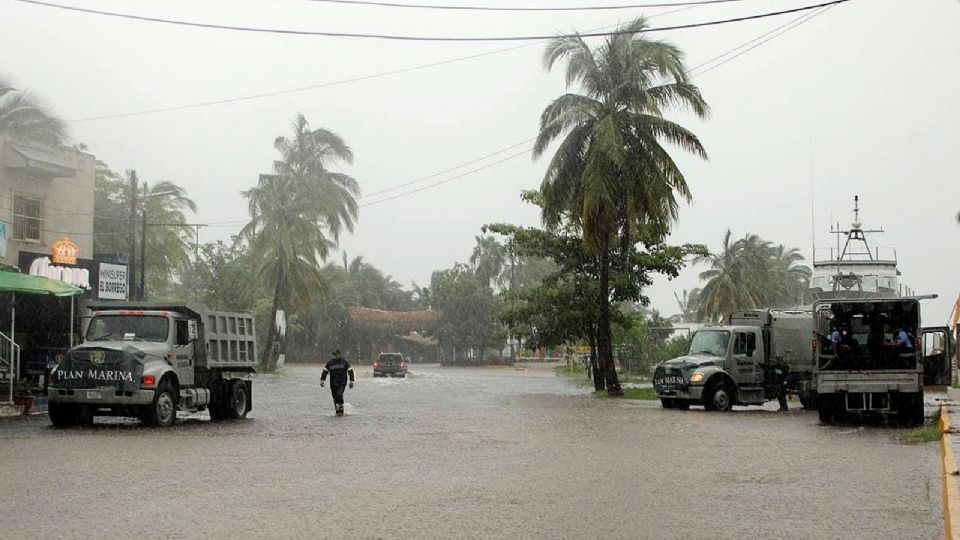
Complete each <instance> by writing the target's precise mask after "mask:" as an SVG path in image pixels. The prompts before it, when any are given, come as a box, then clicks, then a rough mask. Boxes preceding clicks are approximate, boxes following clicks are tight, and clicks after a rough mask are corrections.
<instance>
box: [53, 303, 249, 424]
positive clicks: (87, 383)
mask: <svg viewBox="0 0 960 540" xmlns="http://www.w3.org/2000/svg"><path fill="white" fill-rule="evenodd" d="M88 307H89V308H90V309H91V310H92V314H91V316H90V318H89V321H88V322H87V324H86V334H85V336H84V339H83V342H82V343H81V344H80V345H79V346H77V347H74V348H72V349H71V350H70V351H69V352H68V353H67V354H66V356H65V358H64V360H63V362H61V363H60V364H59V365H57V366H56V367H54V368H53V369H52V371H51V373H50V383H49V386H48V390H47V395H48V397H49V415H50V422H51V423H52V424H53V425H54V426H57V427H65V426H71V425H76V424H90V423H92V422H93V418H94V417H95V416H107V415H109V416H131V417H136V418H139V419H140V420H141V421H142V422H143V423H144V424H146V425H150V426H158V427H167V426H171V425H173V423H174V422H175V421H176V417H177V411H178V410H180V411H184V412H197V411H203V410H205V409H206V410H209V413H210V418H211V419H212V420H228V419H238V418H244V417H246V415H247V413H248V412H250V410H251V408H252V403H253V400H252V385H251V381H250V376H251V374H253V373H254V372H255V369H256V361H257V360H256V359H257V341H256V328H255V327H254V317H253V315H252V314H250V313H232V312H220V311H210V310H208V309H206V308H205V307H204V306H202V305H187V304H145V303H138V304H123V305H121V304H117V303H110V304H91V305H90V306H88Z"/></svg>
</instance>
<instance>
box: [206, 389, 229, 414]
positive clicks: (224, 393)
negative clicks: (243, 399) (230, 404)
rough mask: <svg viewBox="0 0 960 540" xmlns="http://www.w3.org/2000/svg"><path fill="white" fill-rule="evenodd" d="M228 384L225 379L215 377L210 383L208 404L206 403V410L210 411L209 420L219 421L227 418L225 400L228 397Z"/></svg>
mask: <svg viewBox="0 0 960 540" xmlns="http://www.w3.org/2000/svg"><path fill="white" fill-rule="evenodd" d="M229 390H230V386H229V384H228V383H227V381H224V380H223V379H217V380H215V381H213V382H212V383H211V384H210V404H209V405H207V411H208V412H209V413H210V420H211V421H213V422H219V421H221V420H226V419H227V412H226V406H225V404H226V402H227V398H228V397H229V395H228V393H229Z"/></svg>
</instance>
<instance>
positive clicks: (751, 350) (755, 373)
mask: <svg viewBox="0 0 960 540" xmlns="http://www.w3.org/2000/svg"><path fill="white" fill-rule="evenodd" d="M758 341H760V340H758V339H757V334H756V333H755V332H752V331H744V330H740V331H737V332H736V335H735V336H734V341H733V364H734V365H733V366H731V367H732V368H733V369H732V370H731V371H732V373H731V375H732V376H733V380H734V381H736V383H737V385H747V386H755V385H758V384H760V383H761V382H762V381H763V378H762V373H761V371H760V365H759V362H760V360H761V358H762V355H763V351H762V350H758V349H757V342H758Z"/></svg>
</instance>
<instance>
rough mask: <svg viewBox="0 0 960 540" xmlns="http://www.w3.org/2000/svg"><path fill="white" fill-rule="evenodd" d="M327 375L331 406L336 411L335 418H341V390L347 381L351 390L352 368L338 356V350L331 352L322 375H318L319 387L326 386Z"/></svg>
mask: <svg viewBox="0 0 960 540" xmlns="http://www.w3.org/2000/svg"><path fill="white" fill-rule="evenodd" d="M327 374H329V375H330V393H331V394H333V406H334V408H335V409H336V411H337V416H343V390H344V388H345V387H346V386H347V380H348V379H349V381H350V388H353V381H354V378H353V367H352V366H351V365H350V362H347V360H346V359H345V358H344V357H343V355H342V354H340V349H337V350H335V351H333V358H331V359H330V360H329V361H328V362H327V364H326V365H325V366H323V373H321V374H320V386H321V387H322V386H326V381H327Z"/></svg>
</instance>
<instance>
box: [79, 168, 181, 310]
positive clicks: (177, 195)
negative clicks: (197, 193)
mask: <svg viewBox="0 0 960 540" xmlns="http://www.w3.org/2000/svg"><path fill="white" fill-rule="evenodd" d="M95 167H96V170H95V180H94V182H95V183H94V186H95V187H94V203H93V208H94V218H93V251H94V253H96V254H98V255H113V256H130V255H131V253H130V243H129V235H130V231H131V229H132V230H133V232H134V235H135V238H136V241H137V242H140V239H141V238H142V231H143V220H142V219H141V213H142V212H144V211H145V212H146V217H147V230H146V233H147V234H146V239H147V242H146V250H145V253H146V258H147V260H146V265H145V270H146V272H145V277H146V290H147V291H150V292H151V296H152V297H157V298H162V297H165V296H169V295H170V294H171V289H172V288H173V287H174V285H175V282H176V281H177V280H178V279H179V278H180V277H182V276H184V275H186V274H187V273H190V272H192V270H193V269H192V266H191V265H192V263H191V258H192V253H193V251H194V247H195V246H194V242H195V240H194V236H193V234H192V230H191V229H190V228H189V227H187V226H186V225H187V222H188V221H187V212H192V213H195V212H196V211H197V205H196V203H194V202H193V200H192V199H190V197H188V196H187V192H186V190H185V189H184V188H182V187H181V186H179V185H177V184H176V183H174V182H170V181H161V182H155V183H153V184H146V183H144V184H143V185H142V187H141V188H138V192H137V193H133V192H132V191H131V185H130V183H129V182H128V181H126V180H125V179H124V178H123V177H122V176H121V175H119V174H118V173H116V172H114V171H112V170H111V169H110V167H109V166H108V165H107V164H106V163H104V162H102V161H100V160H97V162H96V165H95ZM131 205H135V206H136V215H137V218H136V219H134V220H133V223H131V219H130V207H131ZM136 251H137V253H134V254H132V255H133V256H135V257H137V266H139V264H140V260H139V258H140V249H137V250H136ZM133 279H138V276H133Z"/></svg>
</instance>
